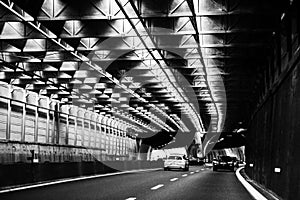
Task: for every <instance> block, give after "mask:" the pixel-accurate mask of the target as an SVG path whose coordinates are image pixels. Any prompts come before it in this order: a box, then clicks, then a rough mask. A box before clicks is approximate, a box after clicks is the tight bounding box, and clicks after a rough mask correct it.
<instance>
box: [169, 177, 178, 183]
mask: <svg viewBox="0 0 300 200" xmlns="http://www.w3.org/2000/svg"><path fill="white" fill-rule="evenodd" d="M177 180H178V178H172V179H170V181H171V182H173V181H177Z"/></svg>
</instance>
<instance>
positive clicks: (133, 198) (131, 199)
mask: <svg viewBox="0 0 300 200" xmlns="http://www.w3.org/2000/svg"><path fill="white" fill-rule="evenodd" d="M125 200H136V197H129V198H127V199H125Z"/></svg>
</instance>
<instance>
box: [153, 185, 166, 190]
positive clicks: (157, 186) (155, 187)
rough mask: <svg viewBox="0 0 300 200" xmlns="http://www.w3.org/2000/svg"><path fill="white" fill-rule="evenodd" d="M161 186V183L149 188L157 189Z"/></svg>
mask: <svg viewBox="0 0 300 200" xmlns="http://www.w3.org/2000/svg"><path fill="white" fill-rule="evenodd" d="M163 186H164V185H163V184H158V185H156V186H154V187H152V188H151V190H157V189H158V188H161V187H163Z"/></svg>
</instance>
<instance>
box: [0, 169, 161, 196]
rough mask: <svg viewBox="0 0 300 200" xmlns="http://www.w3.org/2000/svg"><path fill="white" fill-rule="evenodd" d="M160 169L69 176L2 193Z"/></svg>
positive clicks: (6, 190) (0, 191) (1, 191)
mask: <svg viewBox="0 0 300 200" xmlns="http://www.w3.org/2000/svg"><path fill="white" fill-rule="evenodd" d="M160 169H161V168H155V169H140V170H129V171H124V172H115V173H107V174H99V175H93V176H84V177H78V178H68V179H63V180H57V181H52V182H47V183H37V184H33V185H28V186H20V187H16V188H10V189H5V190H0V194H1V193H7V192H14V191H20V190H27V189H31V188H38V187H43V186H48V185H56V184H60V183H68V182H74V181H81V180H87V179H93V178H100V177H106V176H115V175H120V174H130V173H138V172H147V171H157V170H160Z"/></svg>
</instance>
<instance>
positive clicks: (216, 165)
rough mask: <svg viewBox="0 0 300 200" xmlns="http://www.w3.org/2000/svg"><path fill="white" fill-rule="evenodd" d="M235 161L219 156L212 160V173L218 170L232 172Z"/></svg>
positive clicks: (228, 157)
mask: <svg viewBox="0 0 300 200" xmlns="http://www.w3.org/2000/svg"><path fill="white" fill-rule="evenodd" d="M234 167H235V161H234V159H233V158H232V157H230V156H219V158H218V159H214V160H213V171H218V169H228V170H231V171H234Z"/></svg>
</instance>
